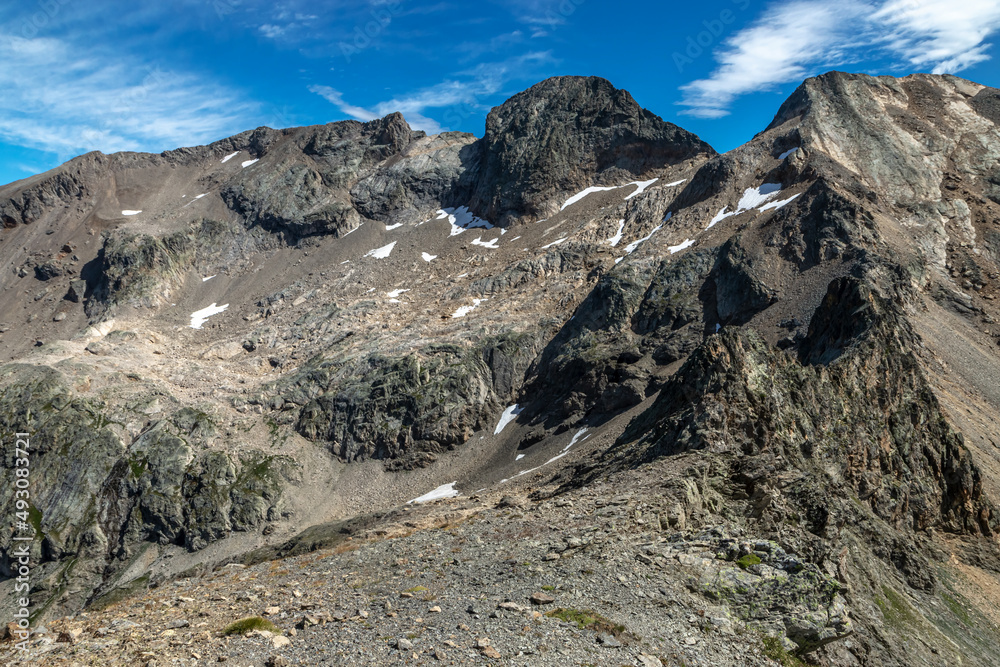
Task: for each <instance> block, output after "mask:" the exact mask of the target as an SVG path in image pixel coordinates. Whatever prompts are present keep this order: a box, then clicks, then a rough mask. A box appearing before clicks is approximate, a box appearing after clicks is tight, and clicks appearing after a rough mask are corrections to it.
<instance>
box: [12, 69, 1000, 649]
mask: <svg viewBox="0 0 1000 667" xmlns="http://www.w3.org/2000/svg"><path fill="white" fill-rule="evenodd" d="M998 95H1000V93H998V91H995V90H992V89H988V88H983V87H982V86H979V85H977V84H974V83H971V82H968V81H964V80H961V79H957V78H955V77H948V76H944V77H941V76H927V75H915V76H912V77H907V78H905V79H894V78H890V77H878V78H873V77H867V76H861V75H848V74H842V73H830V74H827V75H824V76H821V77H817V78H815V79H810V80H808V81H806V82H805V83H803V84H802V86H801V87H800V88H799V89H798V90H797V91H796V92H795V93H794V94H793V95H792V96H791V97H790V98H789V99H788V100H787V101H786V102H785V103H784V104H783V105H782V106H781V108H780V109H779V111H778V113H777V115H776V116H775V119H774V121H773V122H772V123H771V124H770V125H769V126H768V127H767V128H766V129H765V130H764V131H763V132H761V133H760V134H759V135H757V136H756V137H755V138H754V139H753V140H752V141H750V142H749V143H747V144H745V145H744V146H741V147H739V148H737V149H735V150H733V151H730V152H729V153H726V154H725V155H717V154H715V152H714V151H712V149H711V148H710V147H708V146H707V145H706V144H704V143H703V142H701V141H700V140H699V139H697V137H694V136H693V135H691V134H690V133H687V132H685V131H684V130H682V129H680V128H678V127H676V126H674V125H671V124H670V123H666V122H664V121H662V120H661V119H659V118H658V117H656V116H654V115H653V114H651V113H650V112H648V111H646V110H644V109H641V108H640V107H639V106H638V105H637V104H636V103H635V101H634V100H633V99H632V98H631V96H629V95H628V93H626V92H624V91H620V90H617V89H615V88H614V87H613V86H611V84H609V83H608V82H606V81H604V80H602V79H597V78H580V77H563V78H558V79H553V80H549V81H546V82H543V83H541V84H539V85H537V86H535V87H533V88H532V89H530V90H528V91H526V92H524V93H521V94H519V95H517V96H515V97H514V98H512V99H511V100H509V101H508V102H506V103H505V104H504V105H501V106H500V107H497V108H496V109H494V110H493V111H492V112H491V113H490V115H489V118H488V120H487V126H486V133H485V136H484V137H483V138H482V139H476V138H475V137H473V136H471V135H464V134H459V133H448V134H443V135H439V136H432V137H428V136H425V135H424V134H423V133H420V132H414V131H412V130H411V129H410V128H409V126H408V125H407V124H406V122H405V120H404V119H403V118H402V116H400V115H398V114H394V115H392V116H388V117H386V118H384V119H380V120H377V121H372V122H370V123H357V122H353V121H349V122H342V123H333V124H330V125H325V126H318V127H311V128H295V129H289V130H281V131H277V130H270V129H266V128H262V129H258V130H254V131H251V132H247V133H244V134H241V135H238V136H236V137H232V138H230V139H226V140H223V141H221V142H217V143H216V144H213V145H211V146H204V147H196V148H190V149H179V150H177V151H171V152H169V153H164V154H162V155H158V156H150V155H138V154H120V155H113V156H103V155H99V154H91V155H87V156H83V157H81V158H78V159H76V160H74V161H72V162H70V163H67V164H66V165H64V166H63V167H61V168H59V169H58V170H55V171H54V172H51V173H49V174H44V175H40V176H38V177H34V178H32V179H29V180H28V181H24V182H21V183H18V184H14V185H12V186H6V187H5V188H0V213H2V216H3V222H4V226H5V229H4V230H3V233H2V235H0V260H2V261H3V262H4V268H5V269H6V270H5V271H4V272H3V273H2V274H0V275H2V277H0V281H2V282H3V286H4V290H3V293H2V295H0V301H2V303H0V305H2V306H3V312H4V321H3V323H2V324H3V327H0V329H2V330H3V333H0V350H2V352H3V353H4V354H5V355H7V357H8V358H10V359H11V361H12V362H16V363H11V364H8V365H7V366H4V367H2V369H0V392H2V393H0V419H2V423H3V426H4V428H7V429H9V430H19V431H20V430H31V431H32V432H34V433H35V434H36V436H37V438H38V440H39V443H40V445H39V451H38V453H37V460H36V461H35V462H34V463H33V465H34V466H36V467H35V468H33V470H34V471H35V472H34V473H33V474H35V475H36V476H35V477H34V478H33V479H34V480H35V483H36V484H37V485H38V493H37V503H36V505H35V509H36V510H37V513H36V514H34V515H33V516H35V517H36V521H35V523H36V524H37V525H35V526H34V528H35V529H37V531H38V532H39V539H38V540H37V541H36V543H35V544H36V552H35V557H36V558H37V559H38V560H39V561H40V562H42V563H44V565H43V566H42V570H41V571H42V572H43V573H44V576H43V577H42V578H41V579H40V581H43V582H44V583H43V588H42V589H40V590H41V591H42V592H43V593H44V595H45V602H44V604H43V606H44V610H43V609H42V608H41V607H40V613H44V614H49V615H53V614H58V613H59V612H64V611H68V610H72V609H76V608H79V607H80V606H81V605H83V604H85V603H87V602H88V601H89V602H95V601H97V600H99V599H100V600H107V599H109V596H110V597H114V596H115V595H118V594H119V593H118V592H120V591H122V590H134V589H136V588H137V587H141V586H143V585H145V583H147V582H148V581H149V580H150V578H152V580H153V581H154V582H156V581H160V580H163V579H165V578H167V577H172V576H175V575H177V574H178V573H179V572H182V571H186V570H190V568H204V567H210V566H212V565H215V564H218V563H221V562H225V561H226V560H227V559H230V558H233V557H234V556H235V555H237V554H242V553H245V552H248V551H250V550H251V549H255V548H262V549H264V548H267V549H275V550H276V553H285V551H289V550H291V551H294V550H295V549H298V548H300V546H295V545H301V544H302V541H303V540H305V541H306V542H309V543H312V542H310V540H312V538H311V537H309V538H305V537H303V538H299V541H295V542H287V544H286V541H287V540H289V539H291V538H292V537H293V536H294V535H295V534H297V533H298V532H299V531H301V530H303V529H306V528H309V527H310V526H314V525H315V524H323V523H324V522H328V521H334V520H341V519H344V518H347V517H351V516H355V515H362V514H367V513H370V512H373V511H381V510H384V509H386V508H390V507H393V506H396V505H398V504H399V503H401V502H405V501H407V500H410V499H412V498H416V497H417V496H420V495H422V494H424V493H426V492H427V491H429V490H431V489H433V488H434V487H435V486H438V487H440V488H439V491H441V489H445V491H443V493H445V492H447V490H448V489H449V488H454V489H456V490H457V491H458V492H460V493H462V494H465V495H469V494H472V493H474V492H477V491H479V492H481V493H484V494H489V493H494V492H495V493H498V494H504V493H507V492H508V490H511V489H516V490H519V491H523V492H525V493H528V492H533V493H534V494H535V495H534V498H535V499H536V501H538V502H542V501H544V500H545V499H547V498H550V497H552V495H553V494H575V493H588V492H589V490H592V489H595V488H598V487H599V486H600V484H602V483H603V481H604V480H607V479H609V478H611V477H614V478H615V479H626V478H629V476H633V477H634V479H635V480H636V482H635V483H636V484H637V485H638V486H637V488H636V489H633V490H632V491H634V492H635V493H636V494H639V495H641V496H642V497H643V498H644V499H645V502H648V503H650V504H651V505H652V506H653V507H655V508H657V510H656V511H657V512H658V513H659V518H658V520H657V521H656V522H655V523H656V525H657V526H658V527H661V528H662V530H663V531H667V532H670V531H674V532H676V535H675V537H672V538H671V539H675V538H676V539H677V540H681V541H682V542H683V543H684V544H688V542H690V543H691V545H693V546H691V548H692V549H697V548H701V546H699V545H702V543H704V544H706V545H709V544H710V545H712V546H711V548H713V549H717V550H718V553H719V554H721V555H718V558H719V560H720V562H726V563H736V562H737V561H739V562H743V561H742V560H741V559H743V558H744V557H749V556H750V555H754V554H757V555H755V556H754V557H755V558H758V559H763V560H762V562H761V563H759V564H758V565H759V567H757V566H755V567H756V569H752V568H751V569H750V570H748V571H747V573H745V574H744V573H742V572H736V571H735V570H733V571H729V570H726V571H725V572H723V573H721V574H720V573H716V574H719V577H722V578H719V577H715V578H713V577H714V575H713V576H712V577H709V575H708V574H704V577H706V578H704V580H703V581H701V584H699V585H694V584H691V582H690V581H688V583H687V584H683V585H684V586H686V587H687V589H688V592H689V593H690V594H692V595H700V596H704V598H705V599H706V600H709V601H710V602H711V603H712V604H717V605H723V606H725V607H726V608H728V609H730V610H731V612H732V614H733V615H734V617H736V618H739V619H740V622H741V623H744V624H745V625H746V626H747V627H748V628H749V629H751V630H754V631H756V632H762V633H764V634H766V635H768V636H772V637H774V638H775V641H778V642H779V645H780V646H783V647H784V649H783V650H790V651H793V652H797V653H799V654H800V655H808V656H809V658H810V659H811V660H816V661H820V662H823V663H825V664H834V665H852V664H886V665H892V664H899V665H902V664H937V662H939V659H938V658H937V657H935V656H939V655H941V656H944V658H945V660H946V661H952V662H954V661H957V660H959V659H961V660H963V661H966V662H967V663H968V664H984V665H985V664H991V663H992V662H993V661H995V659H996V657H997V656H996V651H995V644H993V645H992V646H993V648H990V646H991V644H990V642H989V641H987V640H984V637H985V638H987V639H988V638H989V637H992V636H993V635H992V634H990V633H993V632H994V629H993V626H992V625H990V624H991V623H992V622H994V621H992V620H990V619H991V618H992V617H991V613H992V611H991V610H990V608H989V606H988V605H983V604H981V600H979V599H978V598H977V597H976V594H975V593H974V589H975V587H974V586H973V585H972V584H971V583H970V582H973V581H978V582H982V581H995V580H996V577H997V574H996V573H997V572H1000V559H998V557H997V530H998V520H1000V516H998V514H997V509H996V499H997V498H998V497H1000V456H998V454H997V452H998V451H1000V449H998V448H1000V442H997V436H996V434H997V433H998V432H1000V428H998V427H1000V424H998V421H997V417H996V415H997V414H1000V390H998V387H1000V357H998V352H1000V347H998V346H997V342H998V341H1000V329H998V328H997V318H998V317H1000V313H997V312H996V311H997V305H996V299H995V297H996V290H997V281H998V280H1000V264H998V262H1000V181H998V173H1000V171H998V168H1000V167H998V165H1000V132H998V129H997V121H998V119H997V108H998V100H1000V97H998ZM587 188H590V190H587V191H586V192H583V191H584V190H585V189H587ZM5 465H6V466H7V467H11V466H12V465H13V461H12V459H10V458H8V459H6V460H5ZM658 471H665V472H663V474H664V475H666V477H665V478H662V479H656V480H654V477H655V475H657V474H660V473H659V472H658ZM13 503H14V498H13V496H11V495H10V494H9V493H8V495H2V494H0V508H8V509H10V508H12V507H13ZM11 511H13V510H11ZM373 520H374V519H373ZM643 521H645V520H643ZM637 525H640V524H637ZM641 525H645V524H644V523H643V524H641ZM661 528H657V530H660V529H661ZM698 531H715V532H713V533H711V535H712V536H711V537H710V538H704V537H703V533H701V532H698ZM732 531H737V532H739V533H740V534H744V535H753V536H755V539H759V540H761V544H765V545H768V546H767V548H766V549H764V548H763V547H762V548H761V549H758V550H757V551H754V550H753V549H750V551H747V548H744V547H746V545H743V546H742V547H740V546H738V545H737V544H736V542H734V541H733V540H731V539H730V538H729V537H726V536H727V535H729V534H731V533H732ZM732 534H736V533H732ZM305 535H307V536H308V535H313V533H306V534H305ZM694 535H702V537H697V538H696V537H694ZM4 539H7V538H4ZM567 539H568V536H567ZM706 540H707V541H706ZM283 544H284V545H285V546H282V545H283ZM9 545H10V542H9V539H8V540H7V541H6V542H3V541H2V540H0V547H4V548H8V549H9V548H10V547H9ZM289 545H291V546H289ZM684 548H685V549H686V548H688V547H684ZM705 548H709V547H708V546H706V547H705ZM758 551H759V552H760V553H759V554H758V553H757V552H758ZM744 552H746V553H744ZM751 552H752V553H751ZM269 553H270V552H269ZM685 553H686V552H685ZM747 562H749V561H747ZM745 565H746V563H743V565H739V566H734V567H738V568H743V567H744V566H745ZM710 569H711V568H710ZM730 569H732V568H730ZM723 575H724V576H723ZM727 582H728V583H727ZM734 582H735V583H734ZM730 584H732V585H730ZM677 585H678V586H682V583H681V582H677ZM692 586H693V587H692ZM116 591H118V592H116ZM789 599H793V602H794V604H787V601H788V600H789ZM947 600H952V601H955V600H958V602H957V603H956V604H958V605H960V608H962V609H967V610H970V611H969V613H968V614H967V615H966V617H962V618H958V619H957V620H956V618H954V617H953V614H952V612H950V611H944V610H946V609H952V606H953V605H951V603H948V602H947ZM886 605H888V606H886ZM901 605H902V606H901ZM901 609H902V610H904V611H905V612H906V613H905V614H903V611H900V610H901ZM949 614H952V615H949ZM901 618H903V619H905V621H906V622H905V623H902V624H901V622H900V619H901ZM907 661H909V662H907Z"/></svg>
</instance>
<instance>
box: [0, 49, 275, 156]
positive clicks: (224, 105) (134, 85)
mask: <svg viewBox="0 0 1000 667" xmlns="http://www.w3.org/2000/svg"><path fill="white" fill-rule="evenodd" d="M0 62H3V63H4V66H3V67H2V68H0V89H2V90H3V91H4V94H3V95H2V96H0V136H2V137H3V138H4V139H5V140H7V141H10V142H11V143H16V144H18V145H21V146H26V147H30V148H37V149H40V150H46V151H51V152H54V153H56V154H57V155H58V156H59V157H60V158H62V159H65V158H67V157H72V156H73V155H75V154H78V153H81V152H85V151H90V150H100V151H104V152H114V151H120V150H153V151H160V150H164V149H169V148H176V147H178V146H185V145H192V144H196V143H200V142H205V141H210V140H214V139H218V138H221V137H224V136H226V135H228V134H234V133H236V132H239V131H240V130H242V129H245V127H246V126H247V125H249V119H250V118H252V116H253V115H254V112H255V111H256V109H255V107H254V106H253V105H251V104H249V103H247V102H245V101H243V100H241V99H240V98H239V96H238V95H237V94H235V93H234V92H232V91H227V90H225V89H223V88H220V87H219V86H218V85H215V84H214V83H213V82H211V81H207V80H203V79H201V78H199V77H197V76H194V75H191V74H188V73H182V72H172V71H165V70H160V69H156V68H154V67H151V66H148V65H147V64H145V63H143V62H142V61H140V60H138V59H135V58H129V57H116V58H110V57H106V56H102V55H101V54H99V53H97V52H95V51H94V50H92V49H88V48H86V47H83V46H82V45H80V44H77V43H70V42H68V41H64V40H61V39H55V38H35V39H26V38H23V37H19V36H11V35H4V34H0Z"/></svg>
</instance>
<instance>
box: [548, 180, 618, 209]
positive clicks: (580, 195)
mask: <svg viewBox="0 0 1000 667" xmlns="http://www.w3.org/2000/svg"><path fill="white" fill-rule="evenodd" d="M617 189H618V186H612V187H609V188H603V187H598V186H593V187H589V188H587V189H586V190H583V191H581V192H577V193H576V194H575V195H573V196H572V197H570V198H569V199H567V200H566V203H565V204H563V205H562V208H560V209H559V210H560V211H565V210H566V209H567V208H568V207H570V206H572V205H573V204H575V203H577V202H578V201H580V200H581V199H583V198H585V197H586V196H587V195H592V194H594V193H595V192H607V191H609V190H617Z"/></svg>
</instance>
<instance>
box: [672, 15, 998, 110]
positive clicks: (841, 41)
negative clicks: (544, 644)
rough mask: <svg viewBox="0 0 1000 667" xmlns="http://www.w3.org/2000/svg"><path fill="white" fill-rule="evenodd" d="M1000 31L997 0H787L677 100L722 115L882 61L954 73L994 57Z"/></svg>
mask: <svg viewBox="0 0 1000 667" xmlns="http://www.w3.org/2000/svg"><path fill="white" fill-rule="evenodd" d="M998 29H1000V3H998V2H997V1H996V0H961V1H960V2H956V1H955V0H884V1H883V2H881V3H876V4H869V3H864V2H859V1H858V0H848V1H847V2H838V3H828V2H821V1H818V0H793V1H791V2H783V3H779V4H776V5H772V6H771V7H770V8H768V9H767V10H766V11H765V12H764V14H763V15H761V16H760V17H759V18H758V19H757V20H755V21H754V22H753V23H751V24H750V25H749V26H747V27H746V28H744V29H743V30H740V31H739V32H737V33H736V34H734V35H733V36H732V37H730V38H729V39H727V40H726V41H725V42H723V44H722V46H721V47H720V48H719V49H718V50H717V51H716V52H715V58H716V61H717V63H718V66H717V67H716V69H715V70H714V71H713V72H712V73H711V74H710V75H709V76H708V77H707V78H705V79H699V80H697V81H693V82H691V83H689V84H687V85H685V86H682V87H681V91H682V93H683V99H682V100H681V102H679V104H680V105H681V106H685V107H688V108H687V109H686V110H685V111H683V112H682V113H685V114H688V115H693V116H698V117H702V118H719V117H722V116H726V115H728V114H729V108H730V106H731V104H732V102H733V101H734V100H735V99H736V98H737V97H739V96H741V95H745V94H747V93H752V92H758V91H764V90H772V89H774V88H775V87H777V86H779V85H781V84H785V83H789V82H798V81H801V80H802V79H803V78H805V77H807V76H809V75H810V74H813V73H815V72H816V71H819V70H822V69H825V68H829V67H834V66H837V65H843V64H846V63H851V62H857V61H861V60H867V61H872V60H874V59H876V58H879V59H881V58H886V59H888V60H889V62H890V63H891V62H898V61H900V60H901V59H902V60H903V61H905V63H906V66H908V67H910V68H913V67H916V68H921V69H930V70H931V71H933V72H935V73H945V72H948V73H955V72H959V71H961V70H963V69H965V68H967V67H970V66H972V65H974V64H976V63H979V62H982V61H983V60H986V59H987V58H988V56H987V55H986V49H987V48H988V47H989V44H988V43H987V42H986V40H987V38H988V37H989V36H990V35H991V34H993V33H994V32H996V31H997V30H998Z"/></svg>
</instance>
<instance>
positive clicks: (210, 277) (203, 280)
mask: <svg viewBox="0 0 1000 667" xmlns="http://www.w3.org/2000/svg"><path fill="white" fill-rule="evenodd" d="M216 275H218V274H215V273H213V274H212V275H210V276H206V277H205V278H202V279H201V282H203V283H207V282H208V281H209V280H211V279H212V278H214V277H215V276H216Z"/></svg>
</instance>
